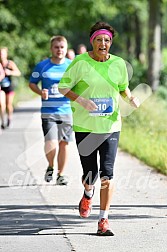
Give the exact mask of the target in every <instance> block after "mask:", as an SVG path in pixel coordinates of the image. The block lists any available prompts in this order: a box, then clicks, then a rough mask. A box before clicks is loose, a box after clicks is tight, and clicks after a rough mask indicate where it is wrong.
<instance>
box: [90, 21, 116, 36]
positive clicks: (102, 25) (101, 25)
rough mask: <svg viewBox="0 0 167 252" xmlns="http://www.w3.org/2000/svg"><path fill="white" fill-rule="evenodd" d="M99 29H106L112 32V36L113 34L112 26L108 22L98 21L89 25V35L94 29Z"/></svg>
mask: <svg viewBox="0 0 167 252" xmlns="http://www.w3.org/2000/svg"><path fill="white" fill-rule="evenodd" d="M100 29H106V30H108V31H110V32H111V33H112V37H114V36H115V30H114V28H113V27H112V26H111V25H110V24H108V23H106V22H103V21H98V22H96V24H94V25H93V26H92V27H91V29H90V34H89V36H90V37H91V36H92V34H93V33H94V32H95V31H98V30H100Z"/></svg>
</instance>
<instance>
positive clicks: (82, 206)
mask: <svg viewBox="0 0 167 252" xmlns="http://www.w3.org/2000/svg"><path fill="white" fill-rule="evenodd" d="M91 210H92V197H91V198H88V197H86V196H85V195H83V197H82V199H81V201H80V203H79V214H80V216H81V217H82V218H88V217H89V215H90V213H91Z"/></svg>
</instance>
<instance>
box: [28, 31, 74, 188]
mask: <svg viewBox="0 0 167 252" xmlns="http://www.w3.org/2000/svg"><path fill="white" fill-rule="evenodd" d="M50 43H51V47H50V49H51V54H52V55H51V58H47V59H45V60H43V61H41V62H39V63H38V64H37V65H36V66H35V68H34V70H33V72H32V74H31V77H30V83H29V87H30V89H31V90H32V91H33V92H35V93H37V94H38V95H40V96H41V99H42V106H41V119H42V129H43V133H44V137H45V148H44V149H45V155H46V159H47V161H48V167H47V170H46V174H45V180H46V181H47V182H50V181H51V180H52V178H53V171H54V159H55V156H56V154H57V168H58V174H57V184H58V185H66V184H67V183H68V181H67V178H66V177H65V176H64V168H65V165H66V162H67V154H68V143H69V141H70V140H71V137H72V112H71V106H70V100H69V99H68V98H66V97H65V96H63V95H62V94H60V93H59V91H58V83H59V81H60V79H61V77H62V76H63V74H64V72H65V70H66V68H67V67H68V66H69V64H70V63H71V60H69V59H67V58H66V57H65V55H66V53H67V47H68V44H67V40H66V38H65V37H64V36H60V35H58V36H54V37H52V38H51V41H50ZM40 82H41V84H42V88H40V87H39V86H38V84H39V83H40Z"/></svg>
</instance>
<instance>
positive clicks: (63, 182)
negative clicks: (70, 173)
mask: <svg viewBox="0 0 167 252" xmlns="http://www.w3.org/2000/svg"><path fill="white" fill-rule="evenodd" d="M56 184H57V185H67V184H68V180H67V177H66V176H63V175H59V174H58V175H57V180H56Z"/></svg>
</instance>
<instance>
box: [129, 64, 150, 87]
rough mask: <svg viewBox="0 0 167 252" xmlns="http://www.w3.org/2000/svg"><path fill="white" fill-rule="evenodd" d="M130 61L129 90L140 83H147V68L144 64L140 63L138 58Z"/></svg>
mask: <svg viewBox="0 0 167 252" xmlns="http://www.w3.org/2000/svg"><path fill="white" fill-rule="evenodd" d="M130 62H131V66H132V68H133V76H132V79H131V80H130V83H129V87H130V89H131V90H133V89H134V88H135V87H136V86H138V85H139V84H141V83H145V84H147V68H146V66H145V64H142V63H141V62H139V61H138V60H132V61H130Z"/></svg>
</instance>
